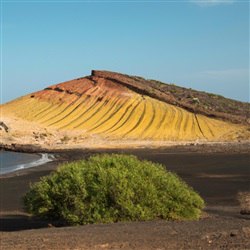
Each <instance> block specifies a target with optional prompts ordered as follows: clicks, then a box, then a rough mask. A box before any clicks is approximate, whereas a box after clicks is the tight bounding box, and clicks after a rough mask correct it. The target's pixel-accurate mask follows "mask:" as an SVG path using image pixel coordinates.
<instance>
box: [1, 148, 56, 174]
mask: <svg viewBox="0 0 250 250" xmlns="http://www.w3.org/2000/svg"><path fill="white" fill-rule="evenodd" d="M52 160H53V155H51V154H47V153H44V154H27V153H15V152H5V151H1V152H0V174H7V173H10V172H14V171H17V170H21V169H26V168H31V167H36V166H39V165H42V164H45V163H46V162H49V161H52Z"/></svg>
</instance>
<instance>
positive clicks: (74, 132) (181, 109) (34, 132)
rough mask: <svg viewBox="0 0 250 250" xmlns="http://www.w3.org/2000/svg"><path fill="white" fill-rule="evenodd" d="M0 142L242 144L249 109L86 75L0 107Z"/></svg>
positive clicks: (123, 78) (117, 77)
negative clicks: (232, 142) (196, 142)
mask: <svg viewBox="0 0 250 250" xmlns="http://www.w3.org/2000/svg"><path fill="white" fill-rule="evenodd" d="M0 107H1V111H2V118H1V119H2V121H1V122H3V123H4V124H5V125H7V126H8V128H9V131H8V132H6V131H4V130H2V131H1V133H2V136H3V139H4V143H7V144H8V143H12V142H17V143H24V142H26V143H28V144H39V145H40V144H43V146H46V145H47V146H51V147H53V146H55V145H60V144H64V145H65V144H67V145H73V144H78V143H81V142H82V143H84V142H85V143H87V142H88V143H90V142H91V141H92V143H93V140H94V141H95V142H96V144H98V143H99V144H102V143H104V144H105V142H107V141H109V142H110V141H112V142H113V143H114V144H115V143H116V142H117V143H118V142H124V141H127V142H128V141H144V142H147V143H150V142H160V141H161V142H169V141H171V142H172V141H175V142H180V141H182V142H183V141H187V142H193V141H205V142H221V141H239V140H249V134H250V132H249V119H248V111H249V103H243V102H239V101H235V100H231V99H227V98H224V97H222V96H220V95H216V94H210V93H205V92H199V91H195V90H192V89H186V88H182V87H178V86H176V85H174V84H165V83H162V82H160V81H156V80H147V79H144V78H142V77H137V76H129V75H125V74H120V73H115V72H109V71H97V70H93V71H92V74H91V75H90V76H86V77H82V78H78V79H75V80H71V81H67V82H63V83H60V84H55V85H52V86H49V87H47V88H45V89H44V90H41V91H38V92H35V93H32V94H28V95H26V96H23V97H20V98H17V99H15V100H13V101H11V102H9V103H6V104H3V105H1V106H0Z"/></svg>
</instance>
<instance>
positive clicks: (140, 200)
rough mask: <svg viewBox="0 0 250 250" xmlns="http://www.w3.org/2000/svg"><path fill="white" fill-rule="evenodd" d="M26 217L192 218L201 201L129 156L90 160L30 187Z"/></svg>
mask: <svg viewBox="0 0 250 250" xmlns="http://www.w3.org/2000/svg"><path fill="white" fill-rule="evenodd" d="M23 203H24V207H25V209H26V211H27V212H29V213H31V214H33V215H35V216H41V217H43V218H49V219H62V220H63V221H65V222H66V223H67V224H69V225H82V224H89V223H108V222H118V221H143V220H154V219H158V218H161V219H170V220H172V219H177V220H187V219H195V218H198V217H199V215H200V213H201V209H202V208H203V207H204V201H203V200H202V199H201V198H200V196H199V195H198V194H197V193H196V192H195V191H194V190H193V189H192V188H191V187H189V186H188V185H187V184H186V183H185V182H183V181H182V180H181V179H180V178H179V177H178V176H177V175H175V174H174V173H171V172H168V171H166V169H165V168H164V167H163V166H162V165H160V164H155V163H152V162H149V161H140V160H138V159H137V158H136V157H135V156H126V155H115V154H113V155H107V154H106V155H102V156H91V157H90V158H89V159H88V160H87V161H86V160H81V161H77V162H72V163H67V164H64V165H62V166H60V167H59V168H58V170H57V171H56V172H55V173H52V174H51V175H49V176H45V177H42V178H41V180H40V181H39V182H36V183H34V184H31V188H30V190H29V191H28V192H27V193H26V195H25V196H24V197H23Z"/></svg>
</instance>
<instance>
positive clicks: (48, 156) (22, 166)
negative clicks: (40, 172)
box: [0, 153, 55, 174]
mask: <svg viewBox="0 0 250 250" xmlns="http://www.w3.org/2000/svg"><path fill="white" fill-rule="evenodd" d="M40 155H41V158H40V159H39V160H37V161H34V162H30V163H25V164H19V165H16V166H13V167H11V168H8V169H6V170H3V169H2V170H1V171H0V174H6V173H10V172H14V171H17V170H22V169H26V168H32V167H37V166H40V165H43V164H45V163H47V162H50V161H53V159H54V158H55V157H54V155H52V154H47V153H43V154H40Z"/></svg>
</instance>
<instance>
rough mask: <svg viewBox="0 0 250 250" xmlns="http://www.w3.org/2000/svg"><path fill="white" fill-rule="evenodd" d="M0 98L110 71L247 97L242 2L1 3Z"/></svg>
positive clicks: (246, 4) (245, 5)
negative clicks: (92, 71)
mask: <svg viewBox="0 0 250 250" xmlns="http://www.w3.org/2000/svg"><path fill="white" fill-rule="evenodd" d="M1 14H2V15H1V18H2V22H1V28H2V30H1V62H2V64H1V100H0V101H1V103H5V102H8V101H10V100H13V99H15V98H17V97H20V96H22V95H26V94H29V93H32V92H35V91H38V90H41V89H44V88H46V87H47V86H49V85H53V84H56V83H60V82H63V81H67V80H71V79H74V78H78V77H82V76H86V75H89V74H90V72H91V70H92V69H99V70H110V71H115V72H120V73H124V74H130V75H138V76H142V77H145V78H148V79H156V80H160V81H162V82H166V83H175V84H177V85H180V86H183V87H187V88H193V89H197V90H202V91H206V92H211V93H217V94H221V95H224V96H225V97H228V98H232V99H237V100H241V101H249V2H248V1H233V0H230V1H218V0H209V1H191V0H190V1H177V0H176V1H68V2H67V1H21V0H20V1H18V0H16V1H11V0H9V1H8V0H3V1H2V2H1Z"/></svg>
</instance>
